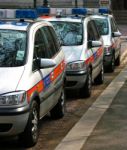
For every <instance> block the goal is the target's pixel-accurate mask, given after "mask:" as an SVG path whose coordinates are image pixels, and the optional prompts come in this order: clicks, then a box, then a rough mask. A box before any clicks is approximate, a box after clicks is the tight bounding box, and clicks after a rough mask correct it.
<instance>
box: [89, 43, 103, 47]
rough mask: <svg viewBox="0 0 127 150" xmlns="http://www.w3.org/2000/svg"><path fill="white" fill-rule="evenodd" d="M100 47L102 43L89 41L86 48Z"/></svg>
mask: <svg viewBox="0 0 127 150" xmlns="http://www.w3.org/2000/svg"><path fill="white" fill-rule="evenodd" d="M100 46H102V42H101V41H89V42H88V47H89V48H92V47H100Z"/></svg>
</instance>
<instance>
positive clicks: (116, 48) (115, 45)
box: [110, 17, 121, 58]
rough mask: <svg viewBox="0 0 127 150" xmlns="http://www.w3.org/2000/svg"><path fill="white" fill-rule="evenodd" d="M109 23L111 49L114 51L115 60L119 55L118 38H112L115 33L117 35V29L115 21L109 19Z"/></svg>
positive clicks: (119, 45)
mask: <svg viewBox="0 0 127 150" xmlns="http://www.w3.org/2000/svg"><path fill="white" fill-rule="evenodd" d="M110 23H111V34H112V35H111V36H112V42H113V48H114V50H115V58H117V57H118V56H119V54H120V47H121V44H120V43H121V42H120V36H114V34H115V33H119V30H118V27H117V25H116V23H115V20H114V19H113V18H112V17H111V18H110Z"/></svg>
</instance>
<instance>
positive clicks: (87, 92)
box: [81, 68, 92, 98]
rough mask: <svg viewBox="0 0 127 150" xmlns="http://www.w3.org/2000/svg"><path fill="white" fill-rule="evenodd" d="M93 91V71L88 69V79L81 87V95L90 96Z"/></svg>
mask: <svg viewBox="0 0 127 150" xmlns="http://www.w3.org/2000/svg"><path fill="white" fill-rule="evenodd" d="M91 91H92V73H91V71H90V68H89V70H88V74H87V79H86V83H85V85H84V87H83V88H82V89H81V97H83V98H84V97H90V96H91Z"/></svg>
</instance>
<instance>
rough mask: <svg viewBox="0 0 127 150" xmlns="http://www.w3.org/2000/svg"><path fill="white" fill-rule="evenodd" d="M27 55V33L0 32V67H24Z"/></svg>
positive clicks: (14, 31)
mask: <svg viewBox="0 0 127 150" xmlns="http://www.w3.org/2000/svg"><path fill="white" fill-rule="evenodd" d="M25 53H26V32H25V31H16V30H0V67H16V66H22V65H23V64H24V60H25Z"/></svg>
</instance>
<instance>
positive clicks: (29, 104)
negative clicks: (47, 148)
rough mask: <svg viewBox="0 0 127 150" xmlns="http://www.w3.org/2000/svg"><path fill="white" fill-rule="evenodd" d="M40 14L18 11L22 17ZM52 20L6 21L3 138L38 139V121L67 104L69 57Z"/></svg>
mask: <svg viewBox="0 0 127 150" xmlns="http://www.w3.org/2000/svg"><path fill="white" fill-rule="evenodd" d="M20 15H21V18H23V17H24V18H27V17H28V18H30V17H32V19H33V18H34V17H36V13H35V11H34V10H31V11H29V10H28V11H27V10H26V11H25V10H17V11H16V16H17V18H20ZM23 15H24V16H23ZM64 58H65V57H64V53H63V51H62V49H61V46H60V44H59V40H58V39H57V36H56V34H55V31H54V30H53V27H52V25H51V24H50V23H48V22H46V21H32V20H25V19H15V20H5V19H1V20H0V72H1V76H0V83H1V86H0V136H11V135H18V136H19V139H20V141H23V142H24V144H25V145H27V146H32V145H34V144H35V143H36V142H37V139H38V122H39V119H41V118H42V117H43V116H44V115H46V114H47V113H48V112H50V114H51V117H52V118H61V117H63V115H64V108H65V103H64V102H65V93H64V80H65V60H64Z"/></svg>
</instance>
